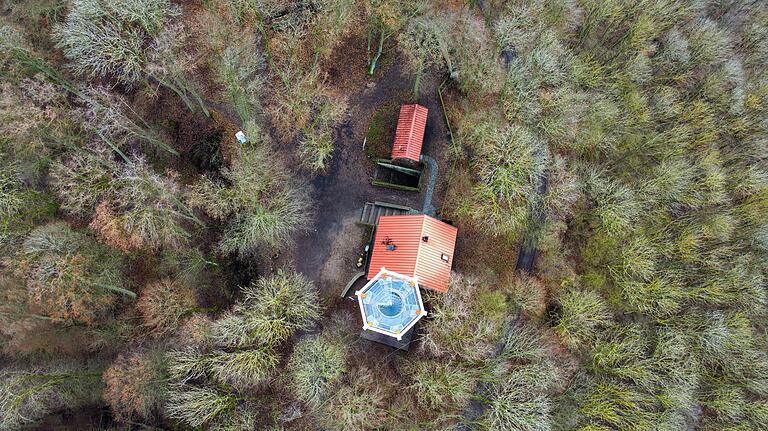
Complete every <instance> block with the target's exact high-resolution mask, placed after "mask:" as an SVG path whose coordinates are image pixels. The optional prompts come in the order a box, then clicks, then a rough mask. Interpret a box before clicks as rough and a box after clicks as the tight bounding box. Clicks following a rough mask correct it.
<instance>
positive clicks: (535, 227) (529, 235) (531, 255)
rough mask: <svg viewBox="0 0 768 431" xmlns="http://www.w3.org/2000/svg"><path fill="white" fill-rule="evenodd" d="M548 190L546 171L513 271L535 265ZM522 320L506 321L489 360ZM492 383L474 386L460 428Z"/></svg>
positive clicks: (476, 412) (481, 408) (476, 414)
mask: <svg viewBox="0 0 768 431" xmlns="http://www.w3.org/2000/svg"><path fill="white" fill-rule="evenodd" d="M548 190H549V175H548V174H547V173H545V174H544V176H542V177H541V179H540V181H539V184H538V185H537V187H536V194H537V202H535V203H534V204H533V210H532V212H533V214H532V218H533V223H532V224H531V226H530V227H529V229H528V231H527V232H526V233H525V234H524V235H523V239H522V241H521V242H520V252H519V253H518V255H517V263H516V265H515V271H517V272H519V273H523V274H531V273H533V272H534V269H535V266H536V255H537V254H538V249H537V245H538V244H537V237H538V235H537V234H538V231H539V229H540V228H541V226H542V225H543V224H544V221H545V220H546V213H545V212H544V211H543V210H542V209H541V202H540V201H541V198H542V197H543V196H544V195H545V194H546V193H547V191H548ZM522 321H523V317H522V316H521V315H520V313H517V314H515V315H514V316H513V317H512V318H511V319H510V321H509V322H508V323H507V325H506V326H505V329H504V334H503V335H502V336H501V340H500V341H499V344H498V345H497V346H496V348H495V349H494V352H493V355H491V358H490V360H494V359H495V358H496V357H498V356H499V355H500V354H501V353H502V352H503V351H504V348H505V347H506V343H507V340H508V339H509V335H510V333H511V332H512V331H513V330H514V329H515V328H518V327H519V326H520V324H521V323H522ZM492 389H493V387H492V384H491V383H490V382H486V381H482V380H481V381H479V382H478V383H477V387H476V388H475V391H474V395H473V397H472V398H471V401H470V402H469V405H468V406H467V408H466V409H465V410H464V421H463V423H462V424H460V425H459V429H460V430H466V431H468V430H470V429H471V427H470V425H469V424H472V423H474V422H476V421H477V420H478V419H479V418H480V417H481V416H482V415H483V413H485V411H486V410H487V409H488V404H487V403H484V402H481V401H480V400H483V399H485V398H487V397H488V395H489V394H490V392H491V390H492Z"/></svg>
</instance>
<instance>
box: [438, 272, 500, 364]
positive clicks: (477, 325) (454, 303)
mask: <svg viewBox="0 0 768 431" xmlns="http://www.w3.org/2000/svg"><path fill="white" fill-rule="evenodd" d="M435 299H436V301H435V303H434V305H433V308H432V311H431V316H432V318H431V319H430V320H429V322H428V324H427V325H426V326H425V328H426V330H427V333H426V335H425V336H424V338H423V340H424V341H423V348H424V349H425V350H426V351H427V352H429V353H431V354H433V355H436V356H447V357H456V358H464V359H468V360H480V359H483V358H487V357H488V356H489V355H490V354H491V353H492V352H493V350H494V348H495V346H496V343H497V342H498V338H499V334H500V333H501V329H502V326H503V325H504V322H505V319H506V315H507V312H508V308H507V304H506V301H505V298H504V295H503V293H501V292H498V291H492V290H490V289H489V288H488V287H486V286H483V285H482V284H481V282H480V280H478V279H477V278H474V277H468V276H463V275H461V274H455V273H454V274H453V275H452V276H451V282H450V287H449V289H448V292H446V293H445V294H443V295H441V296H440V297H439V298H435Z"/></svg>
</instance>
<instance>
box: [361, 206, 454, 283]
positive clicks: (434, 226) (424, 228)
mask: <svg viewBox="0 0 768 431" xmlns="http://www.w3.org/2000/svg"><path fill="white" fill-rule="evenodd" d="M457 232H458V229H456V228H455V227H453V226H451V225H449V224H447V223H443V222H441V221H440V220H437V219H434V218H432V217H429V216H426V215H423V214H420V215H397V216H381V217H379V224H378V226H377V228H376V239H375V241H374V244H373V252H372V254H371V263H370V266H369V268H368V279H372V278H373V277H375V276H376V274H378V273H379V271H380V270H381V268H382V267H384V268H386V269H388V270H390V271H394V272H397V273H400V274H403V275H407V276H410V277H415V278H416V279H417V280H418V283H419V284H420V285H421V286H423V287H426V288H429V289H433V290H437V291H440V292H445V291H447V290H448V280H449V278H450V276H451V266H452V265H453V250H454V248H455V247H456V234H457Z"/></svg>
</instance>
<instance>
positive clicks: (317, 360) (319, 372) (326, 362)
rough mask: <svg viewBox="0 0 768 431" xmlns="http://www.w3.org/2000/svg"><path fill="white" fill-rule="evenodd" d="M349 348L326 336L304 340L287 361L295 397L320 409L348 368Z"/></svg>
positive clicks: (289, 384)
mask: <svg viewBox="0 0 768 431" xmlns="http://www.w3.org/2000/svg"><path fill="white" fill-rule="evenodd" d="M346 350H347V349H346V346H345V345H344V344H342V343H341V340H338V339H335V338H331V337H329V336H326V335H318V336H312V337H306V338H303V339H302V340H301V341H299V342H298V343H297V344H296V346H295V347H294V349H293V354H292V355H291V359H290V360H289V361H288V368H287V369H288V386H289V387H290V388H291V390H292V391H293V393H294V395H295V396H296V397H297V398H298V399H300V400H302V401H304V402H305V403H307V404H308V405H309V406H311V407H312V408H317V407H318V406H319V405H320V404H321V403H322V402H323V401H325V399H326V397H327V396H328V394H329V393H330V391H331V389H332V388H333V387H334V386H335V385H336V383H337V382H338V380H339V379H340V378H341V376H342V374H344V373H345V372H346V368H347V364H346V362H347V352H346Z"/></svg>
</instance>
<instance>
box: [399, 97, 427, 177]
mask: <svg viewBox="0 0 768 431" xmlns="http://www.w3.org/2000/svg"><path fill="white" fill-rule="evenodd" d="M428 112H429V110H428V109H427V108H425V107H423V106H421V105H402V106H401V107H400V118H399V119H398V120H397V130H396V131H395V142H394V143H393V144H392V160H396V159H408V160H412V161H414V162H416V163H418V162H419V156H421V145H422V143H423V141H424V129H425V128H426V126H427V113H428Z"/></svg>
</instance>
